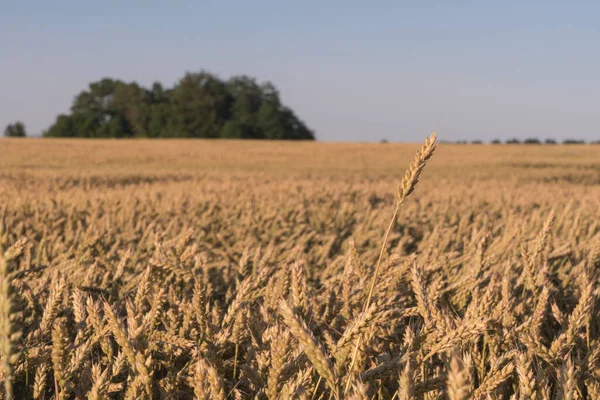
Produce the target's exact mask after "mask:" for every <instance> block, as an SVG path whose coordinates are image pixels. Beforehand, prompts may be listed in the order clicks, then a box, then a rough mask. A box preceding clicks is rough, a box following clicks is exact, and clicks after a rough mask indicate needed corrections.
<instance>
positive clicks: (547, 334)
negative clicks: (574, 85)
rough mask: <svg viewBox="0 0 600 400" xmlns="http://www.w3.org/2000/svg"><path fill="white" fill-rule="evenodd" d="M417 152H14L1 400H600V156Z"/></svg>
mask: <svg viewBox="0 0 600 400" xmlns="http://www.w3.org/2000/svg"><path fill="white" fill-rule="evenodd" d="M421 146H422V145H421V144H412V145H411V144H330V143H272V142H270V143H269V142H241V141H215V142H211V141H185V140H181V141H178V140H172V141H110V140H106V141H100V140H98V141H96V140H86V141H76V140H50V139H43V140H41V139H40V140H35V139H29V140H2V141H0V247H1V248H2V253H3V254H4V257H1V256H0V353H1V361H2V363H1V367H0V371H1V372H0V379H1V380H2V385H1V386H2V388H1V389H0V390H1V391H2V392H1V393H0V395H1V397H2V398H10V397H11V396H12V397H13V398H16V399H28V398H34V399H85V398H90V399H193V398H194V399H195V398H198V399H246V398H257V399H291V398H300V399H334V398H335V399H346V398H352V399H451V400H458V399H585V398H591V399H595V398H600V367H599V365H600V342H599V341H600V319H598V318H597V315H598V310H599V306H600V304H598V299H599V294H600V293H599V290H600V284H599V280H598V279H599V274H598V271H600V146H592V145H581V146H580V145H572V146H525V145H494V146H492V145H446V144H438V145H437V148H435V151H433V150H434V145H433V144H432V142H431V141H428V142H427V143H426V144H425V145H423V148H421ZM431 153H433V154H431ZM429 156H431V158H429ZM415 157H416V158H415ZM427 158H429V160H428V161H427V164H426V165H425V161H426V159H427ZM407 170H408V171H409V172H408V174H405V171H407ZM421 172H422V173H421ZM419 173H421V175H420V178H419V179H418V183H417V182H416V181H417V179H416V178H418V175H419ZM412 189H414V192H412ZM388 228H389V229H388ZM386 232H387V233H389V234H387V235H386ZM382 245H383V247H382ZM2 253H0V254H2Z"/></svg>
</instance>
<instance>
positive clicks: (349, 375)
mask: <svg viewBox="0 0 600 400" xmlns="http://www.w3.org/2000/svg"><path fill="white" fill-rule="evenodd" d="M399 210H400V202H398V203H397V204H396V208H395V209H394V214H393V215H392V220H391V221H390V224H389V225H388V228H387V230H386V231H385V236H384V237H383V243H382V245H381V251H380V252H379V259H377V265H376V266H375V272H374V273H373V279H372V280H371V285H370V287H369V293H368V294H367V300H366V301H365V305H364V306H363V312H365V311H366V309H367V308H369V306H370V305H371V298H372V297H373V290H374V289H375V283H377V276H378V275H379V270H380V269H381V260H383V253H385V248H386V247H387V243H388V239H389V237H390V232H391V231H392V228H393V227H394V223H395V222H396V216H397V215H398V211H399ZM360 342H361V336H359V337H358V339H356V346H355V347H354V352H353V353H352V362H351V363H350V369H349V370H348V380H347V381H346V388H345V389H344V395H346V393H347V392H348V389H349V388H350V378H351V376H352V370H353V369H354V364H355V363H356V356H357V355H358V348H359V347H360Z"/></svg>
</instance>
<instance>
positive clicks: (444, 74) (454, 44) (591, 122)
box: [0, 0, 600, 141]
mask: <svg viewBox="0 0 600 400" xmlns="http://www.w3.org/2000/svg"><path fill="white" fill-rule="evenodd" d="M449 3H452V4H449ZM599 15H600V3H598V2H588V3H584V2H564V1H563V2H552V1H543V2H542V1H540V2H521V1H519V2H517V1H503V2H487V1H454V2H449V1H445V2H441V1H440V2H433V1H411V2H404V1H374V2H371V3H368V2H366V1H361V2H358V1H351V0H346V1H329V2H320V1H309V0H305V1H302V2H284V1H259V0H256V1H225V0H222V1H195V2H192V1H173V2H169V3H168V2H164V1H162V2H158V1H133V0H131V1H102V2H92V1H82V0H81V1H53V2H46V1H26V0H24V1H19V2H17V1H6V0H2V1H0V51H1V54H2V56H1V58H0V127H3V126H5V125H6V124H8V123H9V122H12V121H15V120H22V121H23V122H24V123H25V124H26V126H27V128H28V131H29V132H30V133H38V132H40V131H42V130H43V129H45V128H46V127H48V126H49V125H50V124H51V123H52V122H53V121H54V118H55V116H56V115H57V114H58V113H61V112H67V111H68V109H69V106H70V104H71V101H72V99H73V97H74V95H75V94H77V93H78V92H79V91H81V90H82V89H84V88H85V87H86V86H87V84H88V83H89V82H91V81H94V80H98V79H100V78H102V77H114V78H120V79H123V80H126V81H132V80H135V81H137V82H138V83H140V84H143V85H148V86H149V85H151V83H152V82H153V81H156V80H158V81H161V82H162V83H164V84H166V85H172V84H173V83H174V82H176V81H177V79H179V78H180V77H181V76H182V75H183V73H184V72H185V71H199V70H201V69H206V70H209V71H211V72H214V73H216V74H218V75H219V76H221V77H222V78H227V77H229V76H231V75H235V74H247V75H251V76H255V77H257V78H258V79H259V80H261V81H262V80H269V81H272V82H273V83H274V84H275V85H276V86H277V87H278V88H279V90H280V92H281V95H282V99H283V101H284V103H286V104H287V105H289V106H291V107H292V108H293V109H294V110H295V111H296V113H297V114H298V115H299V116H300V118H302V119H303V120H304V121H305V122H306V123H307V124H308V125H309V126H310V127H311V128H313V129H314V130H315V131H316V133H317V137H318V138H319V139H321V140H326V141H379V140H381V139H383V138H387V139H388V140H391V141H420V140H421V139H422V138H423V137H424V136H425V135H426V134H428V133H429V132H430V131H431V130H434V129H438V130H440V131H441V139H446V140H459V139H467V140H470V139H476V138H480V139H484V140H490V139H493V138H501V139H505V138H510V137H520V138H525V137H528V136H537V137H540V138H546V137H552V138H556V139H564V138H581V139H587V140H590V139H600V127H599V126H598V116H600V113H599V111H600V108H599V106H600V76H599V74H600V52H599V51H598V46H599V44H600V25H599V24H598V16H599Z"/></svg>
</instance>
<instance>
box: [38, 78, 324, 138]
mask: <svg viewBox="0 0 600 400" xmlns="http://www.w3.org/2000/svg"><path fill="white" fill-rule="evenodd" d="M44 136H47V137H113V138H125V137H150V138H159V137H188V138H190V137H191V138H220V137H223V138H239V139H307V140H312V139H314V134H313V132H312V131H311V130H310V129H309V128H308V127H307V126H306V125H305V124H304V123H303V122H302V121H300V119H299V118H298V117H296V115H295V114H294V113H293V112H292V110H291V109H289V108H288V107H285V106H284V105H282V104H281V101H280V99H279V92H278V91H277V89H276V88H275V86H274V85H273V84H271V83H270V82H267V83H262V84H259V83H258V82H257V81H256V80H255V79H254V78H251V77H248V76H244V75H242V76H236V77H233V78H231V79H229V80H228V81H222V80H221V79H219V78H218V77H217V76H215V75H212V74H210V73H208V72H206V71H201V72H198V73H186V74H185V75H184V77H183V78H182V79H180V80H179V81H178V82H177V84H176V85H175V86H174V87H172V88H164V87H163V85H162V84H160V83H159V82H155V83H153V84H152V87H151V88H150V89H145V88H144V87H142V86H140V85H138V84H137V83H135V82H132V83H125V82H123V81H120V80H115V79H111V78H104V79H101V80H99V81H96V82H92V83H90V84H89V85H88V87H87V89H86V90H83V91H82V92H80V93H79V94H78V95H77V96H76V97H75V99H74V100H73V104H72V106H71V113H70V114H63V115H59V116H58V117H57V118H56V121H55V123H54V124H53V125H52V126H51V127H50V128H48V129H47V130H46V131H45V132H44Z"/></svg>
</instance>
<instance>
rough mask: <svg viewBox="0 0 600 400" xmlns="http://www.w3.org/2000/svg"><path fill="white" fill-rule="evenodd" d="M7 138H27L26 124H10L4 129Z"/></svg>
mask: <svg viewBox="0 0 600 400" xmlns="http://www.w3.org/2000/svg"><path fill="white" fill-rule="evenodd" d="M4 136H5V137H27V132H26V131H25V124H23V123H22V122H15V123H14V124H8V125H7V126H6V129H4Z"/></svg>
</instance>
